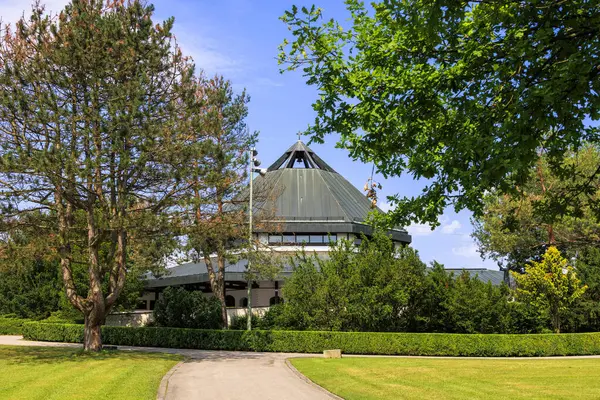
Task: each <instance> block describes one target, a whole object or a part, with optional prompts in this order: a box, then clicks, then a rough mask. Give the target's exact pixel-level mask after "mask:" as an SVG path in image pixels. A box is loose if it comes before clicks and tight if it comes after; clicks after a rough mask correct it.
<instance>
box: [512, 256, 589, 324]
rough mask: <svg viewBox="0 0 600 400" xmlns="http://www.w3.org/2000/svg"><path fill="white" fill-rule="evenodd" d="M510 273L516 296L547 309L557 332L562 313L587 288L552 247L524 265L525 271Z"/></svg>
mask: <svg viewBox="0 0 600 400" xmlns="http://www.w3.org/2000/svg"><path fill="white" fill-rule="evenodd" d="M512 276H513V277H514V279H515V280H516V282H517V293H518V295H519V297H520V298H522V299H523V300H525V301H526V302H529V303H531V304H533V305H534V306H536V307H539V308H540V309H544V310H547V311H548V312H549V314H550V317H551V320H552V327H553V328H554V331H555V332H556V333H560V329H561V317H562V314H563V313H564V312H565V311H566V309H567V307H568V306H569V305H571V304H573V302H574V301H575V300H577V299H578V298H579V297H581V295H583V293H585V291H586V289H587V286H582V285H581V281H580V279H579V278H578V277H577V276H576V274H575V270H574V269H573V267H571V266H570V265H568V261H567V260H566V259H565V258H563V257H562V256H561V254H560V252H559V251H558V250H557V249H556V247H554V246H551V247H550V248H548V250H547V251H546V253H545V254H544V256H543V257H542V260H541V261H540V262H537V261H532V262H531V263H530V264H529V265H527V266H526V267H525V273H524V274H519V273H515V272H512Z"/></svg>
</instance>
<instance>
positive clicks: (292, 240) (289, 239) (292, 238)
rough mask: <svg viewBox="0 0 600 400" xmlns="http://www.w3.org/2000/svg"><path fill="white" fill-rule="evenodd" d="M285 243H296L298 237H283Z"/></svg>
mask: <svg viewBox="0 0 600 400" xmlns="http://www.w3.org/2000/svg"><path fill="white" fill-rule="evenodd" d="M283 243H296V235H283Z"/></svg>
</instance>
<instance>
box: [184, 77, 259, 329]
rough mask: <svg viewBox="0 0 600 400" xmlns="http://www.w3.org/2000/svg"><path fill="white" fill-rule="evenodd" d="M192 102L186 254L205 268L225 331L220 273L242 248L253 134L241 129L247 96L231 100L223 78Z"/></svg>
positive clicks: (208, 82) (214, 80)
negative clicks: (195, 114) (242, 202)
mask: <svg viewBox="0 0 600 400" xmlns="http://www.w3.org/2000/svg"><path fill="white" fill-rule="evenodd" d="M195 99H196V101H197V102H198V104H200V105H201V111H200V114H199V118H197V119H196V120H195V121H194V124H193V127H194V129H196V130H197V131H196V132H197V134H198V136H197V137H196V140H197V141H196V142H194V143H192V145H194V146H195V150H194V151H193V161H192V162H191V163H190V164H189V165H188V167H189V168H188V170H186V171H187V172H186V176H187V177H188V179H189V196H188V197H187V199H185V200H184V207H185V209H186V210H187V211H188V214H187V215H188V218H187V222H188V225H187V229H186V231H185V232H184V234H185V235H186V250H187V252H188V254H189V255H190V256H191V258H192V259H193V260H195V261H200V260H202V261H203V262H204V263H205V264H206V268H207V271H208V276H209V280H210V285H211V289H212V292H213V294H214V295H215V297H217V298H218V299H219V300H220V301H221V318H222V322H223V326H224V327H227V308H226V305H225V268H226V265H227V263H228V262H233V261H235V260H237V259H239V256H240V254H241V253H242V252H243V250H244V249H245V248H246V246H247V240H244V239H246V238H247V221H246V213H245V210H244V208H243V207H239V206H238V203H239V199H237V198H236V196H237V195H238V194H239V193H240V192H241V191H242V190H243V189H244V188H245V187H246V178H247V173H246V172H247V171H246V166H247V161H248V158H247V156H248V154H247V153H248V150H249V149H250V147H251V145H252V144H253V143H254V141H255V140H256V133H251V132H250V131H249V130H248V129H247V126H246V116H247V115H248V101H249V97H248V96H247V95H246V93H245V92H243V93H241V94H240V95H235V94H234V93H233V89H232V87H231V83H230V82H229V81H227V80H225V79H223V78H222V77H215V78H212V79H206V80H205V81H204V85H202V87H201V88H199V90H198V91H197V92H196V94H195Z"/></svg>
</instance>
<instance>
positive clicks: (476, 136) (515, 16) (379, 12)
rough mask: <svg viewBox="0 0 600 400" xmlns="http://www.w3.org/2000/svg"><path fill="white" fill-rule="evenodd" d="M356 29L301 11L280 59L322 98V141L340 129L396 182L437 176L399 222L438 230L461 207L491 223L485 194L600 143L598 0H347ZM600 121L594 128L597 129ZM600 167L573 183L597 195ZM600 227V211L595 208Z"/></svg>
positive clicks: (290, 15) (292, 16)
mask: <svg viewBox="0 0 600 400" xmlns="http://www.w3.org/2000/svg"><path fill="white" fill-rule="evenodd" d="M346 8H347V11H348V14H349V22H347V23H346V22H343V21H336V20H333V19H331V20H325V19H323V10H322V9H320V8H317V7H315V6H313V7H311V8H304V7H303V8H301V9H299V8H298V7H296V6H294V7H292V9H291V10H290V11H286V12H285V14H284V16H283V17H282V20H283V21H284V22H285V23H286V24H287V25H288V28H289V29H290V31H291V35H292V39H291V42H289V41H288V40H287V39H286V40H285V41H284V42H283V44H282V45H281V53H280V57H279V60H280V63H282V64H283V68H285V69H287V70H295V69H302V71H303V73H304V76H305V77H306V80H307V83H308V84H309V85H313V86H315V87H316V88H317V89H318V92H319V97H318V99H317V100H315V102H314V103H313V108H314V110H315V111H316V113H317V116H316V119H315V122H314V124H313V125H312V126H310V127H309V130H308V133H309V134H310V135H312V140H316V141H323V140H324V136H325V135H327V134H331V133H334V132H335V133H339V134H340V136H341V138H340V141H339V145H340V146H341V147H344V148H347V149H348V150H349V151H350V155H351V156H352V157H353V158H355V159H360V160H362V161H364V162H372V163H374V164H375V166H376V168H377V170H378V171H379V172H380V173H382V174H383V175H384V176H385V177H390V176H400V175H402V174H403V173H408V174H410V175H412V176H413V177H415V178H417V179H418V178H426V179H428V181H427V186H426V187H425V189H424V191H423V193H422V194H421V195H420V196H417V197H413V198H407V197H404V198H402V197H400V196H399V195H397V196H395V197H393V198H391V199H390V200H391V201H392V203H393V204H395V205H396V209H395V210H394V211H393V212H392V213H391V214H390V215H391V218H392V219H393V222H398V223H402V224H408V223H410V222H411V221H413V220H417V221H421V222H430V223H433V224H436V223H438V222H437V221H438V216H439V215H440V214H442V212H443V211H444V209H445V208H446V207H447V206H449V205H453V206H454V208H455V209H456V210H461V209H465V208H467V209H470V210H472V211H474V212H475V214H476V215H479V214H481V212H482V211H483V209H484V206H485V203H484V202H483V198H484V196H483V194H484V193H485V192H486V191H490V190H492V189H493V190H495V191H496V192H497V193H498V194H505V193H508V194H513V193H515V192H516V190H515V189H516V187H518V186H519V185H521V184H522V183H523V182H525V181H526V180H527V179H528V177H529V174H530V171H531V168H532V167H533V166H534V165H535V164H536V162H537V161H538V150H539V149H540V148H544V149H545V150H546V152H547V156H548V161H549V166H550V167H551V168H552V169H553V170H554V171H555V173H556V174H563V175H565V176H567V175H568V173H569V169H568V168H563V165H562V164H561V163H560V161H561V160H562V159H563V157H564V155H565V152H566V151H568V150H577V149H578V148H579V147H580V146H581V145H582V143H583V141H584V140H589V141H592V142H595V143H596V144H597V143H598V137H599V135H598V128H597V124H595V122H594V121H597V120H598V118H599V117H600V113H599V112H600V108H599V105H600V97H598V95H597V93H598V91H599V90H600V64H599V63H598V59H599V58H600V57H599V56H600V7H599V6H598V4H597V2H594V1H587V0H574V1H568V2H563V1H550V2H548V1H542V0H517V1H514V0H499V1H475V2H465V1H456V0H442V1H435V2H432V1H423V0H410V1H376V2H372V3H369V5H365V3H364V2H362V1H359V0H347V1H346ZM590 121H592V122H590ZM599 174H600V168H598V167H597V168H595V169H594V170H592V171H590V172H589V174H588V176H587V178H588V180H585V179H584V180H582V181H580V182H573V185H572V190H571V191H569V192H567V193H566V196H565V197H562V198H557V199H555V200H556V201H555V202H554V204H553V207H552V208H550V210H551V212H552V215H568V214H569V213H570V212H571V211H574V210H573V209H572V208H571V207H570V201H571V199H572V198H576V197H577V196H578V195H579V194H580V193H585V194H595V193H596V192H597V188H598V187H597V185H596V186H594V185H588V184H587V183H589V182H588V181H593V180H596V181H597V180H598V175H599ZM591 211H593V215H594V217H595V218H596V220H598V218H599V217H600V207H599V205H598V203H595V204H594V207H593V208H592V209H591Z"/></svg>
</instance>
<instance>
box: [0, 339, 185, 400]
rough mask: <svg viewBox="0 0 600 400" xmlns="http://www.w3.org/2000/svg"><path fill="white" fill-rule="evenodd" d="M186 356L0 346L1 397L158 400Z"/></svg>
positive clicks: (67, 399)
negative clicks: (161, 388) (163, 385)
mask: <svg viewBox="0 0 600 400" xmlns="http://www.w3.org/2000/svg"><path fill="white" fill-rule="evenodd" d="M179 360H181V357H179V356H176V355H170V354H159V353H154V354H152V353H136V352H122V351H104V352H101V353H99V354H84V353H83V352H82V351H78V350H76V349H73V348H70V349H69V348H59V347H19V346H0V399H11V400H13V399H14V400H16V399H44V400H45V399H48V400H49V399H65V400H70V399H98V400H99V399H114V400H123V399H136V400H138V399H140V400H141V399H155V398H156V393H157V390H158V385H159V384H160V380H161V379H162V377H163V375H164V374H166V373H167V371H168V370H169V369H171V367H173V366H174V365H175V364H177V362H178V361H179Z"/></svg>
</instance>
